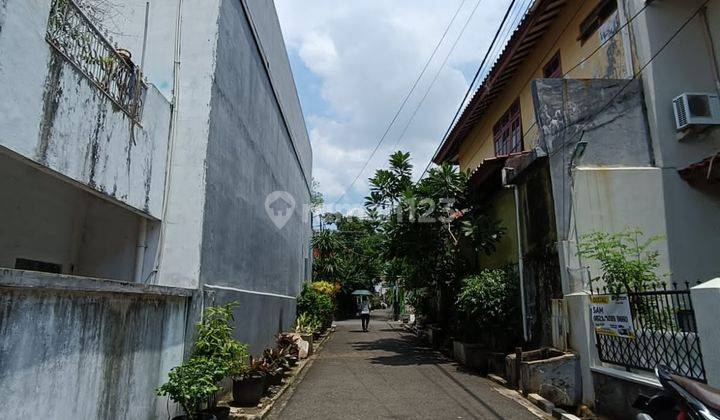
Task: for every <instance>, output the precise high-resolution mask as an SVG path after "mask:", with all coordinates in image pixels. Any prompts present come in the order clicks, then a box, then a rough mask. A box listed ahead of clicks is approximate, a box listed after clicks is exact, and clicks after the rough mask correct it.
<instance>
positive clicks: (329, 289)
mask: <svg viewBox="0 0 720 420" xmlns="http://www.w3.org/2000/svg"><path fill="white" fill-rule="evenodd" d="M310 287H312V288H313V289H315V290H316V291H317V292H319V293H322V294H324V295H328V296H330V298H331V299H332V298H334V297H335V295H337V293H338V292H339V291H340V284H338V283H330V282H329V281H314V282H312V283H310Z"/></svg>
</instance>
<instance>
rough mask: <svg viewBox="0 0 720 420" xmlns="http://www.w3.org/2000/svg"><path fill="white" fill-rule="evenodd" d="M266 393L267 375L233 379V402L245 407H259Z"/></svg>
mask: <svg viewBox="0 0 720 420" xmlns="http://www.w3.org/2000/svg"><path fill="white" fill-rule="evenodd" d="M263 392H265V375H249V376H245V377H243V378H242V379H233V402H235V403H236V404H239V405H241V406H244V407H254V406H256V405H258V403H259V402H260V399H261V398H262V396H263Z"/></svg>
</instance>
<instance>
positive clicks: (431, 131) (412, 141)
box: [276, 0, 510, 203]
mask: <svg viewBox="0 0 720 420" xmlns="http://www.w3.org/2000/svg"><path fill="white" fill-rule="evenodd" d="M461 1H462V0H454V1H443V2H439V1H437V0H392V1H390V0H362V1H360V0H352V1H350V0H345V1H338V0H276V6H277V9H278V15H279V18H280V22H281V25H282V28H283V33H284V36H285V40H286V44H287V47H288V49H289V50H290V51H292V52H295V53H296V54H297V56H299V57H300V59H301V60H302V62H303V64H304V67H305V68H302V66H300V67H301V68H298V66H297V65H296V66H294V69H293V70H294V71H295V72H296V73H297V72H300V71H311V72H312V73H314V75H315V76H317V77H318V78H319V79H320V82H321V86H320V96H321V97H320V98H304V101H305V102H309V101H312V102H317V101H323V102H324V103H325V104H326V105H327V109H326V110H325V112H324V114H323V115H306V121H307V124H308V130H309V133H310V138H311V141H312V143H313V154H314V160H315V161H314V163H313V167H314V168H315V169H314V176H315V177H316V178H317V179H318V181H319V182H320V186H321V190H322V192H323V193H324V194H325V196H326V202H329V203H332V202H333V201H334V200H335V199H336V198H338V197H339V196H340V195H341V194H342V193H343V192H344V190H345V189H346V188H347V187H348V185H349V184H350V182H351V181H352V180H353V178H354V177H355V176H356V174H357V173H358V171H359V170H360V168H361V167H362V166H363V164H364V162H365V160H366V159H367V157H368V156H370V153H371V152H372V149H373V148H374V146H375V144H376V143H377V141H378V140H379V138H380V136H381V135H382V134H383V132H384V131H385V129H386V127H387V125H388V124H389V122H390V120H391V118H392V116H393V115H394V114H395V112H396V111H397V108H398V106H399V105H400V103H401V102H402V100H403V98H404V97H405V95H406V94H407V92H408V91H409V89H410V87H411V85H412V83H413V81H414V80H415V78H416V77H417V76H418V74H419V73H420V71H421V69H422V67H423V65H424V64H425V61H426V60H427V58H428V57H429V56H430V54H431V52H432V50H433V48H434V47H435V44H436V43H437V41H438V40H439V39H440V36H441V35H442V32H443V31H444V29H445V27H446V25H447V23H448V22H449V21H450V19H451V17H452V15H453V14H454V13H455V10H456V9H457V7H458V6H459V5H460V3H461ZM481 1H482V3H481V6H480V7H479V9H478V11H477V12H476V14H475V16H474V17H473V19H472V21H471V22H470V25H469V26H468V29H467V31H466V32H465V34H464V35H463V37H462V38H461V40H460V42H459V43H458V45H457V48H456V50H455V52H454V53H453V55H452V56H451V58H450V60H449V62H448V65H447V66H446V67H445V69H444V70H443V72H442V73H441V74H440V76H439V77H438V79H437V82H436V83H435V85H434V87H433V89H432V91H431V92H430V94H429V95H428V97H427V99H426V100H425V102H424V105H423V106H422V108H421V109H420V110H419V111H418V113H417V115H416V116H415V118H414V122H413V123H412V124H411V125H410V126H409V128H408V130H407V132H406V134H405V137H404V139H403V140H402V141H400V142H399V143H397V139H398V137H399V136H400V133H401V131H402V130H403V128H404V127H405V124H406V123H407V121H408V119H409V118H410V114H411V113H412V112H413V111H414V109H415V107H416V106H417V104H418V102H419V101H420V99H421V98H422V96H423V94H424V93H425V91H426V89H427V87H428V85H429V84H430V81H431V80H432V78H433V77H434V75H435V72H436V71H437V70H438V68H439V66H440V64H441V62H442V61H443V59H444V58H445V55H446V54H447V52H448V50H449V49H450V46H451V44H452V42H453V41H454V40H455V39H456V38H457V36H458V33H459V31H460V28H461V27H462V26H463V24H464V23H465V21H466V19H467V18H468V16H469V15H470V12H471V10H472V9H473V7H474V6H475V4H476V1H475V0H466V1H465V4H464V6H463V9H462V11H461V13H460V14H459V15H458V17H457V19H456V21H455V23H454V25H453V27H452V29H451V31H450V32H449V33H448V36H447V38H446V39H445V42H444V43H443V46H442V47H441V48H440V50H439V51H438V54H437V56H436V57H435V59H434V60H433V62H432V64H431V65H430V68H429V69H428V71H427V73H426V74H425V76H424V77H423V79H422V80H421V82H420V84H419V85H418V88H417V89H416V91H415V93H414V94H413V96H412V97H411V98H410V100H409V101H408V103H407V105H406V107H405V109H404V111H403V113H402V114H401V115H400V117H399V118H398V121H397V122H396V124H395V126H394V127H393V129H392V130H391V131H390V133H389V135H388V136H387V138H386V140H385V142H384V143H383V146H382V147H381V148H380V149H379V150H378V152H377V154H376V156H375V157H374V158H373V159H372V160H371V162H370V164H369V165H368V168H367V169H366V170H365V171H364V172H363V174H362V176H361V178H360V179H359V180H358V182H357V184H356V186H355V188H353V189H352V190H350V191H349V192H348V197H347V199H346V200H344V201H345V202H348V203H360V202H361V200H362V197H363V196H364V195H366V191H367V183H366V182H365V179H366V178H368V177H369V176H371V175H372V174H373V173H374V171H375V170H376V169H377V168H379V167H382V166H383V165H384V164H385V162H386V161H387V156H388V155H389V154H390V153H391V152H392V151H393V150H396V149H397V148H401V149H403V150H407V151H410V152H411V154H412V156H413V162H414V164H415V166H416V168H417V170H418V172H419V171H422V169H424V167H425V165H426V164H427V162H428V160H429V159H430V157H431V154H432V152H433V151H434V150H435V148H436V147H437V144H438V143H439V141H440V139H441V137H442V135H443V134H444V132H445V130H446V128H447V125H448V124H449V122H450V119H451V118H452V116H453V114H454V112H455V110H456V107H457V105H458V102H459V101H460V99H461V98H462V96H463V94H464V93H465V90H466V89H467V85H468V83H469V81H468V80H466V78H465V77H464V75H463V73H462V71H461V69H462V68H468V65H470V64H472V65H473V66H476V65H477V64H478V63H479V61H480V59H481V57H482V54H483V53H484V52H485V49H486V48H487V46H488V44H489V42H490V39H491V38H492V35H493V33H494V31H495V29H496V26H497V24H498V23H499V21H500V19H501V17H502V14H503V13H504V12H505V9H506V7H507V5H508V4H509V2H510V0H481Z"/></svg>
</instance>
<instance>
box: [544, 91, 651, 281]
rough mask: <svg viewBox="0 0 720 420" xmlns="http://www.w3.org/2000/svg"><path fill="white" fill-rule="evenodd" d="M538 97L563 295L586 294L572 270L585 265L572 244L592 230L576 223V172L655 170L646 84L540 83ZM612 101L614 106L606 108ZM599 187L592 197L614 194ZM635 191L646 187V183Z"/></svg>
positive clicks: (608, 186)
mask: <svg viewBox="0 0 720 420" xmlns="http://www.w3.org/2000/svg"><path fill="white" fill-rule="evenodd" d="M533 99H534V102H535V110H536V116H537V121H538V126H539V129H540V147H541V148H542V149H543V150H544V151H545V152H546V153H547V154H548V156H549V167H550V176H551V180H552V195H553V199H554V203H555V223H556V226H557V232H558V242H559V244H560V247H559V248H560V249H559V254H560V255H559V256H560V273H561V276H562V279H563V292H564V293H571V292H574V291H579V290H582V288H581V287H582V285H577V286H580V287H576V283H577V281H576V280H577V279H574V278H572V276H571V272H570V271H569V270H568V269H567V268H568V267H580V265H579V264H580V263H579V262H578V261H577V256H576V255H575V253H576V251H575V248H574V246H572V245H573V243H576V242H577V240H578V236H579V234H578V232H582V233H587V232H588V229H592V228H593V226H581V227H578V226H576V225H575V224H574V223H573V215H574V212H575V211H576V203H573V200H572V191H573V188H574V187H575V184H574V181H573V177H574V175H573V173H574V172H575V169H576V168H577V167H583V168H587V169H592V168H596V169H607V168H621V167H635V168H648V169H649V168H651V167H652V164H653V152H652V147H651V143H650V137H649V133H648V130H647V123H646V118H645V112H644V109H643V107H644V102H643V95H642V85H641V84H640V82H639V81H632V82H629V83H628V81H627V80H600V79H592V80H572V79H539V80H535V81H533ZM611 100H612V104H611V105H610V106H607V104H608V103H609V102H610V101H611ZM581 141H582V142H585V143H586V146H585V148H584V150H583V149H579V148H578V147H581V146H579V143H580V142H581ZM600 184H601V185H600V187H601V188H599V189H598V188H595V190H594V191H592V192H590V194H595V195H602V196H603V197H609V196H612V195H613V194H614V193H615V191H614V190H613V189H612V188H611V187H612V185H610V183H602V182H601V183H600ZM606 184H607V185H606ZM596 187H597V186H596ZM633 187H634V188H641V189H642V188H646V186H644V185H642V184H636V185H634V186H633ZM620 216H621V215H620ZM609 217H610V216H609ZM631 222H632V221H631V220H628V226H632V224H631ZM616 225H621V227H620V229H623V228H624V227H625V226H623V225H622V220H620V221H619V222H618V223H617V224H616ZM646 234H648V235H655V234H663V232H646Z"/></svg>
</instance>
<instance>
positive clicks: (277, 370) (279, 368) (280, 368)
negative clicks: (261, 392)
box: [263, 349, 285, 386]
mask: <svg viewBox="0 0 720 420" xmlns="http://www.w3.org/2000/svg"><path fill="white" fill-rule="evenodd" d="M263 361H264V362H265V365H266V366H267V368H266V369H267V385H268V386H272V385H280V384H281V383H282V378H283V373H284V372H285V364H284V363H285V357H284V355H283V354H282V353H281V352H280V351H279V350H277V349H265V351H264V352H263Z"/></svg>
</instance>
